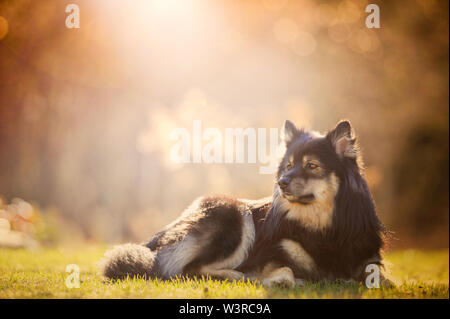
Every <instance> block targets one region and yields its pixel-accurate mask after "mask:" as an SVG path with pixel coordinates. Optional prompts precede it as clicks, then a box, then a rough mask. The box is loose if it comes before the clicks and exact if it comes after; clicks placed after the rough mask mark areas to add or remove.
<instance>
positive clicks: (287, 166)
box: [286, 162, 292, 170]
mask: <svg viewBox="0 0 450 319" xmlns="http://www.w3.org/2000/svg"><path fill="white" fill-rule="evenodd" d="M291 168H292V163H291V162H289V163H287V164H286V169H287V170H290V169H291Z"/></svg>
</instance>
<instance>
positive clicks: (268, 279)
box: [261, 264, 296, 287]
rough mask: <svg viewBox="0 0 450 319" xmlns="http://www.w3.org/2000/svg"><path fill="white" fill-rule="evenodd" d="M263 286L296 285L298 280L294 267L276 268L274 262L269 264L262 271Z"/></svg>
mask: <svg viewBox="0 0 450 319" xmlns="http://www.w3.org/2000/svg"><path fill="white" fill-rule="evenodd" d="M261 282H262V284H263V286H266V287H273V286H282V287H294V286H295V285H296V280H295V277H294V273H293V272H292V269H291V268H289V267H279V268H276V267H275V266H274V265H273V264H269V265H267V266H266V267H264V270H263V273H262V280H261Z"/></svg>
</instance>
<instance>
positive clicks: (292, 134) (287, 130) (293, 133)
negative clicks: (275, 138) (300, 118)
mask: <svg viewBox="0 0 450 319" xmlns="http://www.w3.org/2000/svg"><path fill="white" fill-rule="evenodd" d="M299 135H300V131H299V129H298V128H297V126H295V124H294V123H292V122H291V121H289V120H286V122H284V125H283V129H282V130H281V140H282V141H284V143H286V146H287V145H289V144H290V143H291V142H292V140H293V139H294V138H296V137H298V136H299Z"/></svg>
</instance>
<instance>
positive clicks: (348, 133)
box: [327, 120, 358, 158]
mask: <svg viewBox="0 0 450 319" xmlns="http://www.w3.org/2000/svg"><path fill="white" fill-rule="evenodd" d="M327 138H328V139H329V140H330V142H331V144H332V145H333V147H334V149H335V151H336V154H337V155H338V156H339V157H340V158H344V157H348V158H356V157H357V155H358V151H357V146H356V138H355V137H354V135H353V130H352V126H351V124H350V122H349V121H346V120H344V121H340V122H339V123H338V124H337V125H336V127H335V128H334V129H333V130H332V131H330V132H329V133H328V135H327Z"/></svg>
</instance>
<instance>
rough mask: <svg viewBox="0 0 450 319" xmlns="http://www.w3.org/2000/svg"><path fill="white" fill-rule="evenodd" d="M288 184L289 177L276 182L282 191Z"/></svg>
mask: <svg viewBox="0 0 450 319" xmlns="http://www.w3.org/2000/svg"><path fill="white" fill-rule="evenodd" d="M290 182H291V179H290V178H289V177H283V178H280V179H279V180H278V185H279V186H280V188H281V189H282V190H285V189H286V188H287V187H288V186H289V183H290Z"/></svg>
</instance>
